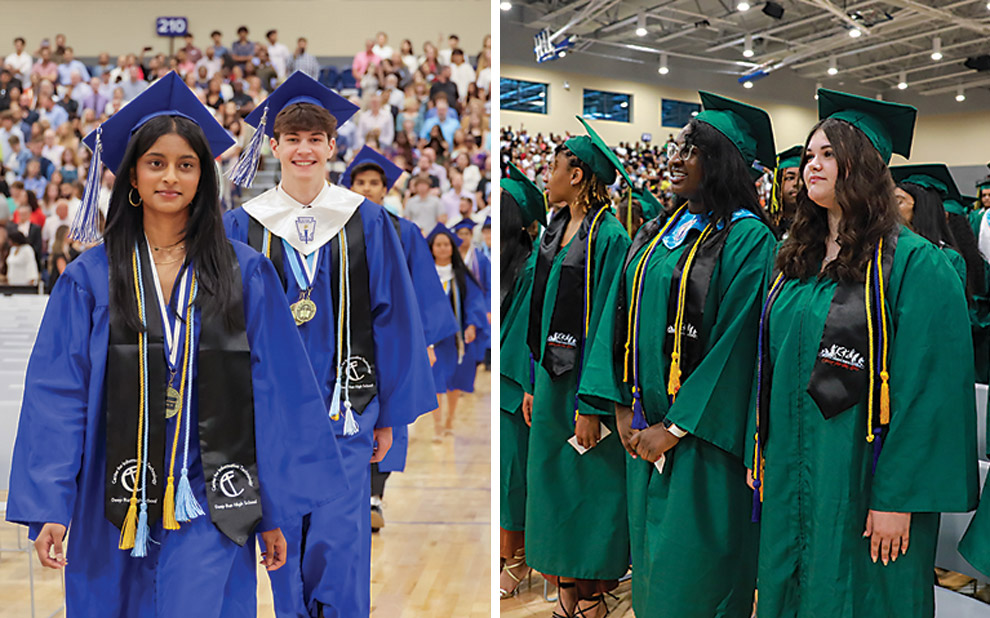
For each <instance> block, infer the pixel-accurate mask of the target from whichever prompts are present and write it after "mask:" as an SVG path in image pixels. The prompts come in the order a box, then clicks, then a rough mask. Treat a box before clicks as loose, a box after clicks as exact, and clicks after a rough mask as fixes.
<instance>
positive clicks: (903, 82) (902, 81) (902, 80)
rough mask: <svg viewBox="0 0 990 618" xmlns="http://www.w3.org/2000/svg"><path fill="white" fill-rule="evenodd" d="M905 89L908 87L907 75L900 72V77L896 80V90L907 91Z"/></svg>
mask: <svg viewBox="0 0 990 618" xmlns="http://www.w3.org/2000/svg"><path fill="white" fill-rule="evenodd" d="M907 87H908V83H907V73H906V72H904V71H901V74H900V76H899V77H898V78H897V89H898V90H907Z"/></svg>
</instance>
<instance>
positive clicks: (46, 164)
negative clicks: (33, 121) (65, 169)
mask: <svg viewBox="0 0 990 618" xmlns="http://www.w3.org/2000/svg"><path fill="white" fill-rule="evenodd" d="M44 148H45V140H44V138H43V137H42V136H41V135H37V136H35V137H32V138H31V141H29V142H28V150H29V151H30V155H31V156H30V157H29V158H28V159H27V161H26V162H25V165H24V167H23V168H21V169H20V170H18V172H17V174H18V175H19V176H21V177H23V176H24V175H25V174H26V173H27V164H28V163H30V162H31V161H37V162H38V165H39V167H40V168H41V175H42V176H44V177H45V178H46V179H48V178H50V177H51V175H52V172H54V171H55V165H54V164H53V163H52V162H51V161H49V160H48V159H46V158H45V157H43V156H42V154H41V152H42V151H43V150H44Z"/></svg>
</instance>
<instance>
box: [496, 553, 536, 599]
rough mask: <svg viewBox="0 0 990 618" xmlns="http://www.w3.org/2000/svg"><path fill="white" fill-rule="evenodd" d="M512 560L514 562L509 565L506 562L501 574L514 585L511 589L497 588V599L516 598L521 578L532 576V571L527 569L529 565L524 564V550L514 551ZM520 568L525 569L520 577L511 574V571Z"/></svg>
mask: <svg viewBox="0 0 990 618" xmlns="http://www.w3.org/2000/svg"><path fill="white" fill-rule="evenodd" d="M512 559H513V560H515V562H513V563H512V564H509V562H508V561H506V562H505V564H504V565H503V566H502V573H504V574H506V575H508V576H509V577H510V578H511V579H512V581H514V582H515V585H514V586H512V588H502V587H499V589H498V598H499V599H503V600H504V599H510V598H512V597H514V596H516V594H518V592H519V584H521V583H522V578H523V577H526V576H528V575H530V574H532V572H533V570H532V569H531V568H530V567H529V565H528V564H526V550H525V549H521V550H518V551H516V552H515V553H514V554H513V555H512ZM520 567H524V568H525V569H526V572H525V573H524V574H523V575H521V576H517V575H516V574H515V573H513V572H512V569H518V568H520Z"/></svg>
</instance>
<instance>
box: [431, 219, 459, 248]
mask: <svg viewBox="0 0 990 618" xmlns="http://www.w3.org/2000/svg"><path fill="white" fill-rule="evenodd" d="M437 234H444V235H446V236H447V238H449V239H450V242H452V243H454V246H455V247H460V246H461V239H460V238H458V237H457V234H454V233H453V232H451V231H450V230H449V229H447V226H446V225H444V224H443V223H437V224H436V226H435V227H434V228H433V229H432V230H430V233H429V234H428V235H427V236H426V242H427V244H433V239H434V238H436V237H437Z"/></svg>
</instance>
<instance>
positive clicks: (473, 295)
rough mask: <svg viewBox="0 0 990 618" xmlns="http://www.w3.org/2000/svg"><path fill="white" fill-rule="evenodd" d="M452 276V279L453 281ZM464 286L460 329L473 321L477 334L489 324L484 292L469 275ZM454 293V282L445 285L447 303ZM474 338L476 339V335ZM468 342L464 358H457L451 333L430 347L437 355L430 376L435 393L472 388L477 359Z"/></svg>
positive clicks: (470, 390) (468, 391) (480, 333)
mask: <svg viewBox="0 0 990 618" xmlns="http://www.w3.org/2000/svg"><path fill="white" fill-rule="evenodd" d="M456 281H457V279H456V278H455V279H454V280H453V281H452V283H455V282H456ZM465 281H466V283H467V285H466V286H465V287H466V288H467V289H466V290H465V291H464V294H463V305H464V314H463V315H462V316H461V321H462V322H463V324H462V326H461V332H462V333H463V331H464V330H465V329H466V328H467V327H468V326H469V325H472V324H473V325H474V328H475V332H476V333H477V337H478V338H480V337H481V336H482V333H484V332H486V329H487V328H488V316H487V315H486V314H487V312H488V305H486V304H485V293H484V291H483V290H482V289H481V286H479V285H478V284H477V283H476V282H475V281H474V280H473V279H472V278H471V277H466V278H465ZM452 295H453V285H451V286H448V290H447V296H448V299H447V304H448V306H450V303H451V300H450V298H451V296H452ZM475 341H477V339H475ZM471 349H472V348H471V346H470V345H468V346H466V349H465V352H464V358H463V359H462V360H461V362H460V363H458V362H457V339H456V337H455V335H451V336H449V337H446V338H444V339H442V340H441V341H440V342H439V343H437V344H435V345H434V347H433V350H434V352H436V355H437V362H436V363H434V364H433V380H434V382H435V383H436V387H437V392H438V393H446V392H447V391H451V390H458V391H464V392H466V393H473V392H474V375H475V370H476V368H477V362H478V359H477V358H475V357H472V356H471Z"/></svg>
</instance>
